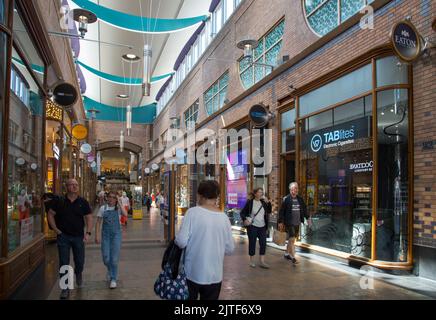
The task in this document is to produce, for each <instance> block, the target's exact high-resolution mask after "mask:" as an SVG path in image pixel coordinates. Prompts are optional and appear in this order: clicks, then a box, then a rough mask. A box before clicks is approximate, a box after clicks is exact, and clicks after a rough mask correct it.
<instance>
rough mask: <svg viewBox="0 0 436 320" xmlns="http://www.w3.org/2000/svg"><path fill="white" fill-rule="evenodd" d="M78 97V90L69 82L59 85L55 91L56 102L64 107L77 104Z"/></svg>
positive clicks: (54, 98)
mask: <svg viewBox="0 0 436 320" xmlns="http://www.w3.org/2000/svg"><path fill="white" fill-rule="evenodd" d="M77 97H78V95H77V90H76V88H75V87H74V86H73V85H71V84H69V83H67V82H64V83H60V84H58V85H57V86H56V87H55V88H54V90H53V100H54V102H56V103H57V104H58V105H60V106H63V107H70V106H72V105H73V104H74V103H76V101H77Z"/></svg>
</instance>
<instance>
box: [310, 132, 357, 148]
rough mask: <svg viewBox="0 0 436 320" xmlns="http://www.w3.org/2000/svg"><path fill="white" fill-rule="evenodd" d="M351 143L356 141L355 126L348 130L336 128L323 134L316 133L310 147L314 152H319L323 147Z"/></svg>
mask: <svg viewBox="0 0 436 320" xmlns="http://www.w3.org/2000/svg"><path fill="white" fill-rule="evenodd" d="M350 143H354V126H351V127H350V128H349V129H347V130H343V129H342V130H334V131H329V132H326V133H323V134H322V135H320V134H315V135H314V136H313V137H312V139H311V140H310V148H311V149H312V151H313V152H318V151H319V150H321V149H322V148H324V149H328V148H334V147H339V146H343V145H346V144H350Z"/></svg>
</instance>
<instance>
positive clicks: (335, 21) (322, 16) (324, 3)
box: [303, 0, 374, 36]
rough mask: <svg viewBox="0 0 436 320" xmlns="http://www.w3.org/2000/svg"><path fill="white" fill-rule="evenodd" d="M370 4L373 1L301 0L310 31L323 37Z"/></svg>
mask: <svg viewBox="0 0 436 320" xmlns="http://www.w3.org/2000/svg"><path fill="white" fill-rule="evenodd" d="M372 2H374V0H303V6H304V11H305V13H306V17H307V22H308V23H309V25H310V27H311V28H312V30H313V31H314V32H315V33H316V34H318V35H319V36H324V35H326V34H327V33H329V32H330V31H332V30H333V29H335V28H336V27H337V26H339V25H340V24H341V23H342V22H344V21H345V20H347V19H349V18H351V17H352V16H354V15H355V14H356V13H358V12H359V11H360V10H361V9H362V8H364V7H365V6H366V5H369V4H371V3H372ZM339 10H340V12H338V11H339Z"/></svg>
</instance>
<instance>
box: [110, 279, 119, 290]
mask: <svg viewBox="0 0 436 320" xmlns="http://www.w3.org/2000/svg"><path fill="white" fill-rule="evenodd" d="M116 287H117V282H116V281H115V280H111V284H110V286H109V288H111V289H115V288H116Z"/></svg>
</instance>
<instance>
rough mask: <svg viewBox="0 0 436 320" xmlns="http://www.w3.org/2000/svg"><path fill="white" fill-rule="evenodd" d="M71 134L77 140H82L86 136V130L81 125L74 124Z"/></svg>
mask: <svg viewBox="0 0 436 320" xmlns="http://www.w3.org/2000/svg"><path fill="white" fill-rule="evenodd" d="M71 133H72V135H73V137H74V138H76V139H77V140H83V139H86V137H87V136H88V129H87V128H86V127H85V126H84V125H83V124H76V125H75V126H74V127H73V129H72V131H71Z"/></svg>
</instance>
